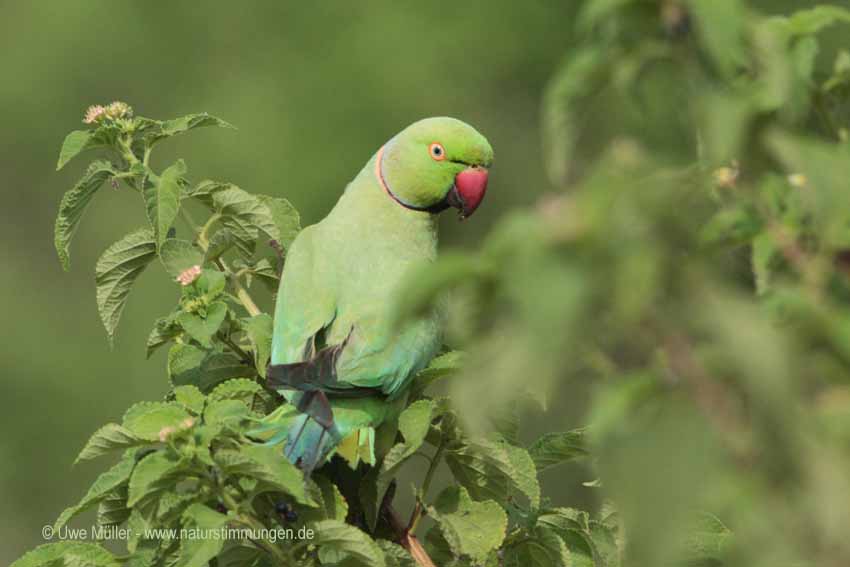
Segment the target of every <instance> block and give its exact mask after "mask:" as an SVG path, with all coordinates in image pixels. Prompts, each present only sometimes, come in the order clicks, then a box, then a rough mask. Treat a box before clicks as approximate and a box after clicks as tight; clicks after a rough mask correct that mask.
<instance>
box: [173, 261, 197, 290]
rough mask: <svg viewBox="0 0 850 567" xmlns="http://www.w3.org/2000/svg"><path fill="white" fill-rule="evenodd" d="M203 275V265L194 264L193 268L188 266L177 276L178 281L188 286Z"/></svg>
mask: <svg viewBox="0 0 850 567" xmlns="http://www.w3.org/2000/svg"><path fill="white" fill-rule="evenodd" d="M200 275H201V267H200V266H192V267H191V268H186V269H185V270H183V271H182V272H181V273H180V275H179V276H177V281H178V282H179V283H180V285H182V286H184V287H185V286H187V285H189V284H191V283H192V282H193V281H195V280H196V279H198V277H200Z"/></svg>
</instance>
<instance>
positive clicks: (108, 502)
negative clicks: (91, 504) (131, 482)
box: [97, 484, 130, 526]
mask: <svg viewBox="0 0 850 567" xmlns="http://www.w3.org/2000/svg"><path fill="white" fill-rule="evenodd" d="M129 516H130V509H129V508H127V485H126V484H122V485H120V486H119V487H118V488H116V489H115V490H113V491H111V492H110V493H109V494H107V495H106V497H105V498H104V499H103V500H101V501H100V504H99V505H98V507H97V525H99V526H119V525H121V524H123V523H124V522H125V521H127V518H128V517H129Z"/></svg>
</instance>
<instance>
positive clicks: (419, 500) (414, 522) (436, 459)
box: [407, 438, 446, 533]
mask: <svg viewBox="0 0 850 567" xmlns="http://www.w3.org/2000/svg"><path fill="white" fill-rule="evenodd" d="M445 448H446V444H445V441H444V440H443V439H442V438H441V439H440V444H439V445H437V450H436V451H435V452H434V456H433V457H432V458H431V464H430V465H428V471H427V472H426V473H425V480H423V481H422V488H421V489H419V494H418V495H417V496H416V506H415V507H414V508H413V513H412V514H411V515H410V522H408V524H407V531H408V532H410V533H413V532H415V531H416V527H417V526H418V525H419V520H421V519H422V516H423V512H424V506H423V501H424V500H425V496H427V494H428V489H429V488H431V481H432V480H434V473H435V472H437V467H439V466H440V461H441V460H442V457H443V451H444V450H445Z"/></svg>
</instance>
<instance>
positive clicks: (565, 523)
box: [537, 508, 596, 567]
mask: <svg viewBox="0 0 850 567" xmlns="http://www.w3.org/2000/svg"><path fill="white" fill-rule="evenodd" d="M537 525H538V526H539V527H541V528H546V529H548V530H552V531H554V532H555V533H556V534H557V535H558V537H560V538H561V539H562V540H564V543H565V544H566V546H567V549H568V550H569V552H570V560H571V567H596V562H595V557H596V551H595V546H594V544H593V540H592V538H591V535H590V519H589V517H588V514H587V512H583V511H580V510H575V509H573V508H553V509H550V510H546V511H545V512H544V513H542V514H541V515H540V516H538V517H537Z"/></svg>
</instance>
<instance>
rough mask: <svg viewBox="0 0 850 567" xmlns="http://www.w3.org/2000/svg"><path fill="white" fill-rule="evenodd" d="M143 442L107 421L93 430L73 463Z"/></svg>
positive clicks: (131, 433) (129, 432)
mask: <svg viewBox="0 0 850 567" xmlns="http://www.w3.org/2000/svg"><path fill="white" fill-rule="evenodd" d="M142 443H144V441H143V440H142V439H139V438H138V437H136V436H135V435H133V432H132V431H130V430H129V429H126V428H124V427H122V426H120V425H118V424H117V423H107V424H106V425H104V426H103V427H101V428H100V429H98V430H97V431H95V432H94V434H93V435H92V436H91V437H90V438H89V440H88V442H87V443H86V445H85V447H83V450H82V451H80V454H79V455H77V459H76V460H75V461H74V464H77V463H79V462H80V461H86V460H89V459H94V458H96V457H100V456H101V455H105V454H107V453H109V452H111V451H115V450H118V449H127V448H128V447H134V446H136V445H141V444H142Z"/></svg>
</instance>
